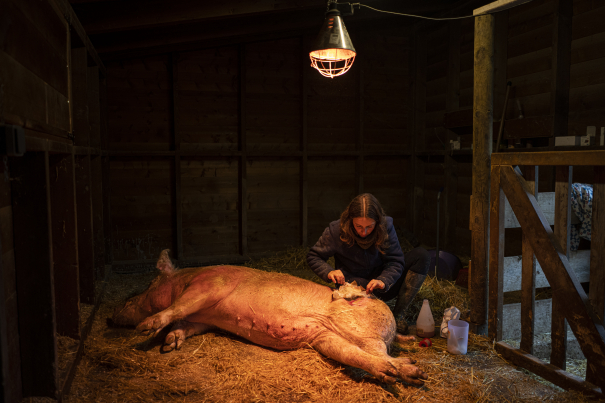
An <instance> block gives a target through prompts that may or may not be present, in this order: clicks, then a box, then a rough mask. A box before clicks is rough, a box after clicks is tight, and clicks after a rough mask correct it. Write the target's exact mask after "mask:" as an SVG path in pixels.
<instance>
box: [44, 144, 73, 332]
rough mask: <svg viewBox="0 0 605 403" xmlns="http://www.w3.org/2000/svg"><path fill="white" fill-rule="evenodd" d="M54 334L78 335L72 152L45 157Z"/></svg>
mask: <svg viewBox="0 0 605 403" xmlns="http://www.w3.org/2000/svg"><path fill="white" fill-rule="evenodd" d="M49 171H50V176H51V181H50V209H51V215H52V217H51V222H52V239H53V245H52V247H53V256H54V270H53V271H54V281H55V305H56V308H57V309H56V315H57V333H58V334H60V335H63V336H68V337H71V338H74V339H79V338H80V287H79V276H78V238H77V223H76V193H75V172H74V157H73V154H53V155H50V157H49Z"/></svg>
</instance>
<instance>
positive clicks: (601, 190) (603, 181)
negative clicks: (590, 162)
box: [589, 166, 605, 325]
mask: <svg viewBox="0 0 605 403" xmlns="http://www.w3.org/2000/svg"><path fill="white" fill-rule="evenodd" d="M592 197H593V199H592V226H591V247H590V295H589V297H590V301H591V302H592V306H593V307H594V309H595V311H596V314H597V317H598V318H599V321H600V323H601V324H602V325H605V270H604V269H603V267H604V266H605V167H602V166H601V167H595V173H594V180H593V185H592Z"/></svg>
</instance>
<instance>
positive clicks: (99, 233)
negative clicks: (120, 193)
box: [90, 155, 107, 280]
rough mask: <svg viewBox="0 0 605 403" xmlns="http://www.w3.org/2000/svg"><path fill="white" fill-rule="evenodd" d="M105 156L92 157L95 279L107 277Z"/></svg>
mask: <svg viewBox="0 0 605 403" xmlns="http://www.w3.org/2000/svg"><path fill="white" fill-rule="evenodd" d="M102 160H103V157H101V156H100V155H95V156H93V157H92V158H91V161H90V162H91V164H90V177H91V184H92V229H93V245H94V267H95V279H98V280H103V279H104V278H105V275H106V274H107V273H105V236H104V232H103V164H102Z"/></svg>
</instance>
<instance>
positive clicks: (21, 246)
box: [10, 152, 59, 398]
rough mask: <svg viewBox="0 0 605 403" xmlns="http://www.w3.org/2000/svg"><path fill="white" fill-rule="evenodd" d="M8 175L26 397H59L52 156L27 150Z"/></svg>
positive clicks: (24, 394)
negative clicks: (50, 159) (49, 166)
mask: <svg viewBox="0 0 605 403" xmlns="http://www.w3.org/2000/svg"><path fill="white" fill-rule="evenodd" d="M10 171H11V176H12V177H13V178H14V179H15V180H13V181H11V185H12V187H11V192H12V196H13V206H12V207H13V233H14V246H15V248H14V250H15V274H16V284H17V300H18V309H19V315H18V317H19V343H20V347H21V376H22V382H23V396H24V397H30V396H48V397H53V398H56V397H57V395H58V392H59V388H58V379H57V375H58V374H57V343H56V338H57V336H56V318H55V292H54V291H55V290H54V277H53V263H52V262H53V251H52V233H51V217H50V180H49V172H48V152H27V153H25V155H24V156H23V157H16V158H13V159H11V163H10ZM32 228H35V229H36V230H35V231H32ZM34 245H35V253H32V247H33V246H34Z"/></svg>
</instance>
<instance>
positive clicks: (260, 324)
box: [187, 276, 332, 350]
mask: <svg viewBox="0 0 605 403" xmlns="http://www.w3.org/2000/svg"><path fill="white" fill-rule="evenodd" d="M291 279H294V278H292V277H291V276H288V277H286V278H284V280H285V281H283V282H279V283H273V282H266V281H265V282H262V283H257V282H255V281H254V280H252V281H247V282H246V283H245V284H240V285H239V286H238V287H237V288H236V289H235V290H234V291H233V292H232V293H231V294H230V295H228V296H227V297H226V298H224V299H223V300H221V301H219V302H218V303H216V304H214V306H213V307H212V308H210V309H207V310H204V311H203V312H199V313H198V314H194V315H190V316H189V317H188V318H187V320H188V321H192V322H200V323H205V324H209V325H212V326H216V327H218V328H220V329H223V330H226V331H228V332H230V333H233V334H236V335H238V336H240V337H243V338H245V339H248V340H250V341H252V342H254V343H256V344H260V345H263V346H266V347H271V348H275V349H278V350H288V349H297V348H301V347H304V346H308V344H309V343H311V342H312V341H313V340H314V339H315V338H316V337H317V335H318V334H320V333H321V332H322V331H325V330H326V323H328V322H329V320H328V319H327V316H328V308H329V305H330V304H331V301H332V292H331V289H330V288H328V287H325V286H321V285H318V284H315V283H311V282H308V281H305V280H302V282H303V283H302V284H301V282H300V281H299V280H300V279H294V280H293V281H292V283H290V280H291ZM248 280H250V279H248Z"/></svg>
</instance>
